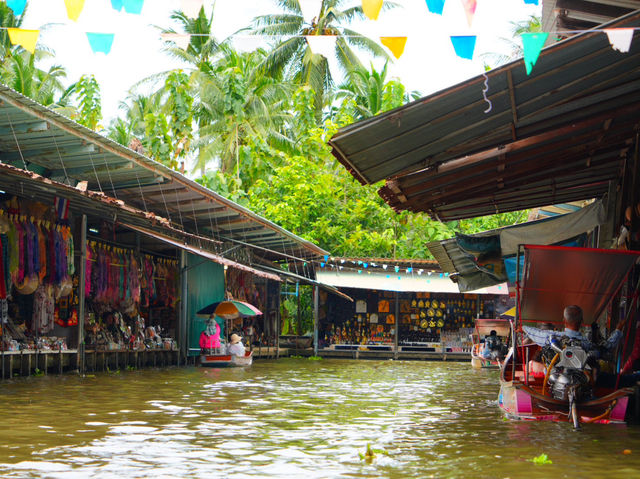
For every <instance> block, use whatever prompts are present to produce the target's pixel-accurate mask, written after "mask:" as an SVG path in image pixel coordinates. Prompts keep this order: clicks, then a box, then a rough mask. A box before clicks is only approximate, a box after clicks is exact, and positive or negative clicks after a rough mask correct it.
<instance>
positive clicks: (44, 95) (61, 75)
mask: <svg viewBox="0 0 640 479" xmlns="http://www.w3.org/2000/svg"><path fill="white" fill-rule="evenodd" d="M53 57H54V55H53V54H51V53H50V52H48V51H45V50H41V49H36V51H35V54H31V53H29V52H27V51H26V50H24V49H23V48H22V47H15V49H14V50H13V51H12V53H11V55H10V56H8V57H5V61H4V63H3V65H2V68H1V69H0V80H1V81H2V82H3V83H4V84H6V85H7V86H9V87H11V88H13V89H14V90H16V91H17V92H19V93H22V94H23V95H25V96H28V97H30V98H32V99H33V100H35V101H37V102H38V103H41V104H43V105H45V106H48V105H54V104H56V102H57V100H58V98H60V97H62V96H63V93H65V90H66V88H65V86H64V84H63V82H62V80H63V79H65V78H66V76H67V72H66V70H65V69H64V67H62V66H60V65H52V66H50V67H49V69H48V70H41V69H40V68H38V67H37V66H36V62H37V61H39V60H42V59H45V58H53Z"/></svg>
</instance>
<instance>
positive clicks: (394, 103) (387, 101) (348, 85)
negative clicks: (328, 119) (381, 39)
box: [335, 63, 420, 120]
mask: <svg viewBox="0 0 640 479" xmlns="http://www.w3.org/2000/svg"><path fill="white" fill-rule="evenodd" d="M387 66H388V63H385V64H384V67H383V68H382V71H380V72H378V71H376V69H375V68H374V66H373V64H372V65H371V71H369V70H367V69H365V68H362V67H357V68H354V69H353V70H350V71H349V72H348V75H347V81H346V82H345V83H343V84H342V85H340V87H339V88H338V90H337V91H336V92H335V97H336V99H339V100H342V106H343V108H347V109H348V110H349V111H350V112H351V113H352V114H353V116H354V118H355V119H356V120H362V119H364V118H369V117H371V116H375V115H377V114H379V113H382V112H385V111H388V110H391V109H393V108H396V107H399V106H401V105H403V104H405V103H408V102H409V101H412V100H417V99H418V98H420V93H418V92H410V93H407V91H406V89H405V87H404V85H403V84H402V83H400V82H399V81H398V80H389V81H387Z"/></svg>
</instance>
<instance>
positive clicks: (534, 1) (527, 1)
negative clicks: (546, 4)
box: [524, 0, 538, 5]
mask: <svg viewBox="0 0 640 479" xmlns="http://www.w3.org/2000/svg"><path fill="white" fill-rule="evenodd" d="M524 3H525V4H527V5H538V0H524Z"/></svg>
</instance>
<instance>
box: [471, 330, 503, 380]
mask: <svg viewBox="0 0 640 479" xmlns="http://www.w3.org/2000/svg"><path fill="white" fill-rule="evenodd" d="M491 331H495V332H496V336H497V337H498V338H500V339H499V341H498V342H497V343H496V344H495V345H492V346H491V348H490V349H491V355H490V357H488V358H487V357H484V356H483V354H482V352H483V350H484V348H485V343H484V342H482V341H484V340H486V339H485V338H486V337H487V336H489V335H490V334H491ZM510 336H511V322H510V321H509V320H508V319H480V318H478V319H476V320H475V328H474V331H473V346H472V348H471V367H472V368H474V369H498V368H499V367H500V364H501V363H502V361H503V360H504V357H505V354H504V352H505V351H504V350H505V349H506V344H508V343H509V338H510Z"/></svg>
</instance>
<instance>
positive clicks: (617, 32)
mask: <svg viewBox="0 0 640 479" xmlns="http://www.w3.org/2000/svg"><path fill="white" fill-rule="evenodd" d="M604 31H605V33H606V34H607V37H609V43H611V46H612V47H613V49H614V50H618V51H619V52H622V53H627V52H628V51H629V48H631V40H633V28H605V30H604Z"/></svg>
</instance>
